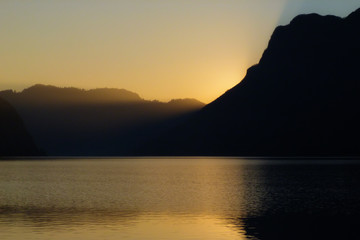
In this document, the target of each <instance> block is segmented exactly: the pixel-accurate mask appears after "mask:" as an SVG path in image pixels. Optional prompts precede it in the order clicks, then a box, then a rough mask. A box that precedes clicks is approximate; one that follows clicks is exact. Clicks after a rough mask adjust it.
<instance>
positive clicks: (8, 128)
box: [0, 98, 41, 157]
mask: <svg viewBox="0 0 360 240" xmlns="http://www.w3.org/2000/svg"><path fill="white" fill-rule="evenodd" d="M33 155H41V153H40V151H39V150H38V149H37V147H36V146H35V144H34V143H33V141H32V138H31V137H30V135H29V134H28V132H27V131H26V129H25V127H24V124H23V122H22V120H21V118H20V117H19V115H18V114H17V113H16V111H15V109H14V108H13V107H12V106H10V104H9V103H7V102H6V101H4V100H3V99H1V98H0V157H4V156H33Z"/></svg>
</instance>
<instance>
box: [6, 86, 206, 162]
mask: <svg viewBox="0 0 360 240" xmlns="http://www.w3.org/2000/svg"><path fill="white" fill-rule="evenodd" d="M0 97H3V98H4V99H6V100H7V101H9V102H10V103H11V104H12V105H13V106H14V107H15V108H16V109H17V111H18V112H19V114H20V115H21V117H22V118H23V119H24V122H25V124H26V126H27V128H28V129H29V132H30V133H31V135H32V136H33V137H34V140H35V142H36V143H37V145H38V146H39V147H41V149H44V150H45V151H46V153H47V154H48V155H51V156H97V155H102V156H109V155H133V154H135V153H134V149H136V148H137V147H138V145H141V144H143V143H144V142H146V141H148V140H149V139H151V138H152V137H154V136H158V135H159V134H160V133H163V132H164V131H167V130H168V129H169V128H170V127H173V126H175V125H176V124H178V123H179V122H181V121H183V120H184V119H186V118H187V117H188V115H189V114H191V113H193V112H194V111H197V110H199V109H200V108H202V107H203V106H204V104H203V103H201V102H199V101H197V100H195V99H176V100H172V101H170V102H169V103H163V102H159V101H147V100H144V99H142V98H140V96H139V95H138V94H136V93H133V92H130V91H127V90H124V89H110V88H102V89H92V90H83V89H77V88H59V87H55V86H46V85H40V84H38V85H34V86H32V87H29V88H27V89H24V90H23V91H22V92H15V91H12V90H5V91H1V92H0Z"/></svg>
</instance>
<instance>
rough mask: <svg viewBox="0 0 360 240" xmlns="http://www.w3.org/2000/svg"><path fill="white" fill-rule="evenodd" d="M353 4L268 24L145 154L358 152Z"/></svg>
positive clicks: (358, 18) (357, 35)
mask: <svg viewBox="0 0 360 240" xmlns="http://www.w3.org/2000/svg"><path fill="white" fill-rule="evenodd" d="M359 66H360V9H359V10H357V11H355V12H353V13H352V14H350V15H349V16H348V17H346V18H340V17H335V16H320V15H318V14H309V15H300V16H297V17H295V18H294V19H293V20H292V21H291V22H290V24H289V25H286V26H279V27H277V28H276V29H275V31H274V33H273V34H272V37H271V39H270V41H269V44H268V47H267V49H266V50H265V52H264V53H263V56H262V58H261V60H260V61H259V63H258V64H257V65H255V66H253V67H251V68H249V69H248V71H247V74H246V76H245V78H244V79H243V80H242V81H241V82H240V83H239V84H238V85H236V86H235V87H234V88H232V89H230V90H229V91H227V92H226V93H225V94H223V95H222V96H221V97H219V98H218V99H216V100H215V101H214V102H212V103H210V104H209V105H207V106H206V107H204V108H203V109H202V110H200V111H199V112H198V113H197V114H195V115H193V116H192V117H191V119H189V120H188V121H187V122H185V123H183V124H181V125H179V126H177V127H176V128H174V129H172V130H171V131H169V132H168V133H167V134H164V135H163V136H161V137H159V138H156V139H154V140H153V141H152V142H151V143H149V144H148V145H147V146H145V147H144V148H143V150H142V153H143V154H144V155H249V156H258V155H261V156H339V155H341V156H343V155H348V156H350V155H357V156H358V155H359V154H360V145H359V135H360V125H359V123H360V108H359V103H360V72H359Z"/></svg>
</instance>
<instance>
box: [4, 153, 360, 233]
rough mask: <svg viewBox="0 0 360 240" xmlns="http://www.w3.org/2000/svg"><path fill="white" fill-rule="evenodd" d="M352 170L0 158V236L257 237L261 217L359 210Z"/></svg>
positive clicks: (323, 165)
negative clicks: (0, 160) (13, 159)
mask: <svg viewBox="0 0 360 240" xmlns="http://www.w3.org/2000/svg"><path fill="white" fill-rule="evenodd" d="M359 170H360V165H359V162H358V161H350V160H347V161H344V160H343V161H342V163H340V162H339V161H336V160H335V161H331V160H329V161H328V160H324V159H322V160H315V161H312V160H304V161H302V160H294V159H292V160H291V161H287V160H285V159H282V160H257V159H236V158H171V159H170V158H157V159H156V158H139V159H137V158H132V159H90V160H89V159H67V160H65V159H62V160H60V159H58V160H42V161H2V162H0V239H2V240H8V239H9V240H10V239H12V240H13V239H75V238H76V239H259V236H261V235H258V233H257V232H259V231H261V228H259V229H257V228H258V227H259V226H258V225H257V224H256V223H257V222H256V221H258V220H257V219H262V218H263V217H265V216H274V215H276V216H277V215H282V214H284V213H286V214H290V215H291V214H295V216H296V214H299V216H303V215H304V214H305V216H312V215H313V214H316V216H320V217H326V216H330V217H332V216H342V215H343V214H345V215H346V214H358V213H359V209H360V208H359V206H358V205H359V204H358V203H356V202H357V199H359V193H358V191H356V189H358V187H359V183H360V181H359V180H360V179H359V178H360V177H359V175H358V174H357V173H358V172H359ZM340 203H341V204H340ZM249 219H253V220H254V221H255V223H254V222H252V221H250V220H249ZM252 229H255V231H254V230H252ZM254 232H255V233H254ZM260 234H261V232H260ZM303 234H306V229H305V230H304V233H303ZM268 239H269V238H268ZM344 239H345V238H344Z"/></svg>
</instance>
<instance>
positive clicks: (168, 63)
mask: <svg viewBox="0 0 360 240" xmlns="http://www.w3.org/2000/svg"><path fill="white" fill-rule="evenodd" d="M359 7H360V2H359V0H341V1H340V0H287V1H286V0H271V1H269V0H167V1H165V0H123V1H122V0H76V1H75V0H26V1H24V0H1V1H0V33H1V34H0V90H3V89H9V88H11V89H16V90H22V89H23V88H26V87H29V86H31V85H33V84H36V83H42V84H50V85H56V86H61V87H64V86H74V87H79V88H85V89H89V88H97V87H115V88H125V89H128V90H130V91H134V92H137V93H138V94H140V96H141V97H143V98H145V99H158V100H163V101H167V100H170V99H172V98H185V97H191V98H197V99H199V100H201V101H203V102H205V103H208V102H210V101H212V100H214V99H215V98H216V97H218V96H220V95H221V94H222V93H223V92H225V91H226V90H227V89H229V88H231V87H233V86H234V85H235V84H237V83H238V82H239V81H240V80H241V79H242V78H243V76H244V74H245V72H246V69H247V68H248V67H250V66H251V65H253V64H255V63H257V62H258V61H259V59H260V57H261V54H262V52H263V50H264V49H265V48H266V46H267V43H268V41H269V38H270V36H271V33H272V32H273V30H274V28H275V27H276V26H277V25H284V24H288V23H289V22H290V20H291V19H292V18H293V17H295V16H296V15H298V14H301V13H311V12H317V13H320V14H322V15H324V14H334V15H338V16H342V17H345V16H347V15H348V14H349V13H351V12H352V11H354V10H355V9H357V8H359Z"/></svg>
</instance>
